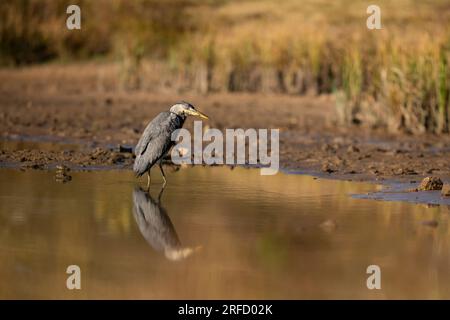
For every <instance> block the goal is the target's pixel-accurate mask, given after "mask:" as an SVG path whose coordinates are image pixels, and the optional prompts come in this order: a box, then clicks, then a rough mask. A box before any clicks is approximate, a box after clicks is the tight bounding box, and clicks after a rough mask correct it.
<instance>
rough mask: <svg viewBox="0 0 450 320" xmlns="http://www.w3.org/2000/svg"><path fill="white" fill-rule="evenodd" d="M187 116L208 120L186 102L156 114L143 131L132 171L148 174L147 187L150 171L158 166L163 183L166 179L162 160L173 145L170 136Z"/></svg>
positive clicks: (138, 173)
mask: <svg viewBox="0 0 450 320" xmlns="http://www.w3.org/2000/svg"><path fill="white" fill-rule="evenodd" d="M188 115H192V116H198V117H201V118H204V119H208V117H207V116H206V115H204V114H203V113H201V112H200V111H197V110H195V108H194V106H193V105H191V104H190V103H187V102H180V103H177V104H174V105H173V106H172V107H171V108H170V110H169V111H166V112H161V113H160V114H158V115H157V116H156V117H155V118H154V119H153V120H152V121H150V123H149V124H148V125H147V127H146V128H145V130H144V133H143V134H142V136H141V138H140V139H139V142H138V144H137V145H136V148H135V154H136V159H135V161H134V166H133V170H134V172H135V173H136V176H138V177H140V176H142V175H143V174H144V173H146V172H147V174H148V182H147V186H148V187H149V186H150V169H151V168H152V167H153V166H154V165H155V164H156V163H158V164H159V168H160V169H161V173H162V175H163V179H164V183H166V177H165V174H164V170H163V168H162V164H161V162H162V159H163V158H164V156H165V155H166V154H167V153H168V152H169V150H170V148H171V147H172V146H173V145H174V141H173V140H172V134H173V133H174V131H175V130H177V129H181V128H182V127H183V124H184V121H185V120H186V117H187V116H188Z"/></svg>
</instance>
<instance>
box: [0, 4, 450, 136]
mask: <svg viewBox="0 0 450 320" xmlns="http://www.w3.org/2000/svg"><path fill="white" fill-rule="evenodd" d="M66 4H67V1H63V0H60V1H46V0H40V1H36V0H29V1H17V2H9V3H7V4H6V3H2V4H0V15H1V16H0V18H1V19H0V21H1V22H0V36H1V54H0V57H1V58H2V61H3V63H4V64H5V63H6V64H8V63H9V64H11V63H13V64H21V63H27V62H36V61H42V60H46V59H51V58H60V59H79V58H88V57H93V56H96V55H103V56H109V57H114V58H118V59H119V61H121V65H122V68H121V70H122V71H121V77H120V78H121V79H122V83H123V84H124V86H125V87H126V88H129V89H139V88H145V83H146V77H147V76H146V74H151V73H154V72H155V70H154V68H153V67H152V66H153V65H157V66H158V72H162V73H163V74H164V75H162V76H161V79H164V82H165V84H167V86H169V87H174V88H175V89H178V90H198V91H200V92H208V91H250V92H280V93H288V94H306V93H311V92H312V93H316V94H320V93H332V92H333V93H335V94H336V98H337V99H336V101H337V110H338V111H339V112H338V121H340V122H343V123H360V122H362V123H366V124H369V125H372V126H386V127H387V128H389V129H392V130H406V131H410V132H413V133H421V132H437V133H440V132H448V131H449V127H450V124H449V113H450V110H449V109H450V105H449V92H450V71H449V69H450V68H449V67H448V61H449V59H450V26H449V23H448V21H450V1H448V0H446V1H444V0H434V1H414V0H398V1H388V0H379V1H377V4H378V5H379V6H380V7H381V10H382V26H383V30H374V31H371V30H368V29H367V28H366V18H367V14H366V8H367V2H366V1H362V0H356V1H350V0H341V1H318V0H285V1H274V0H265V1H264V0H263V1H250V0H247V1H242V0H239V1H238V0H235V1H234V0H230V1H207V0H203V1H187V0H168V1H154V0H140V1H123V0H115V1H103V0H100V1H87V0H85V1H82V2H81V7H82V14H83V30H84V31H83V32H78V33H77V32H69V31H67V30H65V29H64V28H61V25H64V19H65V15H64V14H62V15H61V12H62V13H64V12H65V6H66ZM155 61H157V62H155ZM149 65H150V67H148V66H149ZM161 65H162V66H163V67H162V70H163V71H160V70H161ZM161 81H163V80H161Z"/></svg>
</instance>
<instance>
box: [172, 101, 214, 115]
mask: <svg viewBox="0 0 450 320" xmlns="http://www.w3.org/2000/svg"><path fill="white" fill-rule="evenodd" d="M170 112H173V113H175V114H177V115H179V116H184V117H186V116H197V117H200V118H203V119H208V117H207V116H206V114H204V113H201V112H200V111H198V110H196V109H195V107H194V106H193V105H192V104H190V103H189V102H184V101H182V102H179V103H176V104H174V105H173V106H172V107H171V108H170Z"/></svg>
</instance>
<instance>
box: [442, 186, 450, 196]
mask: <svg viewBox="0 0 450 320" xmlns="http://www.w3.org/2000/svg"><path fill="white" fill-rule="evenodd" d="M441 195H442V196H443V197H450V183H445V184H444V185H443V186H442V191H441Z"/></svg>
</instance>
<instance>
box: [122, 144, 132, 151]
mask: <svg viewBox="0 0 450 320" xmlns="http://www.w3.org/2000/svg"><path fill="white" fill-rule="evenodd" d="M119 152H122V153H132V152H133V147H130V146H124V145H121V144H119Z"/></svg>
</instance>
